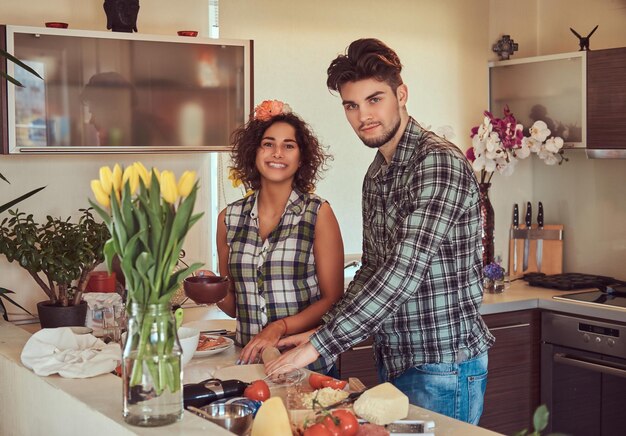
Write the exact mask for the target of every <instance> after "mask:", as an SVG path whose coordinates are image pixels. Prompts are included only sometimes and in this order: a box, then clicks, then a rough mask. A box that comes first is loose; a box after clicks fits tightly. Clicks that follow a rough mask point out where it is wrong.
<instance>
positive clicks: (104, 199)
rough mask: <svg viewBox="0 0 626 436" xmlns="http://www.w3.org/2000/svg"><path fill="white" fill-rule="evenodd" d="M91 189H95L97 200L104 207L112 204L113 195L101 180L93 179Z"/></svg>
mask: <svg viewBox="0 0 626 436" xmlns="http://www.w3.org/2000/svg"><path fill="white" fill-rule="evenodd" d="M91 190H92V191H93V195H94V196H95V197H96V201H97V202H98V203H100V204H101V205H102V206H104V207H109V206H110V205H111V197H110V196H109V195H108V194H107V193H106V191H105V190H104V188H103V187H102V184H101V183H100V180H92V181H91Z"/></svg>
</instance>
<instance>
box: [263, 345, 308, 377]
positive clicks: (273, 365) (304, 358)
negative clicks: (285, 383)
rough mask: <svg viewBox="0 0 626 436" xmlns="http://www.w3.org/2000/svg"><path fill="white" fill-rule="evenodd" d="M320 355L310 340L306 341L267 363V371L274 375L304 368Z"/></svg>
mask: <svg viewBox="0 0 626 436" xmlns="http://www.w3.org/2000/svg"><path fill="white" fill-rule="evenodd" d="M319 355H320V353H318V352H317V350H316V349H315V348H314V347H313V345H311V343H310V342H305V343H303V344H300V345H298V346H297V347H296V348H294V349H293V350H289V351H287V352H286V353H284V354H281V356H280V357H279V358H278V359H276V360H272V361H271V362H270V363H268V364H267V365H265V373H266V374H272V377H273V376H277V375H280V374H285V373H288V372H291V371H293V370H294V368H304V367H305V366H307V365H308V364H309V363H312V362H315V360H316V359H317V358H318V357H319Z"/></svg>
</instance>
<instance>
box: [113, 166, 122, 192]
mask: <svg viewBox="0 0 626 436" xmlns="http://www.w3.org/2000/svg"><path fill="white" fill-rule="evenodd" d="M113 189H115V192H119V191H120V190H121V189H122V167H120V164H115V166H114V167H113Z"/></svg>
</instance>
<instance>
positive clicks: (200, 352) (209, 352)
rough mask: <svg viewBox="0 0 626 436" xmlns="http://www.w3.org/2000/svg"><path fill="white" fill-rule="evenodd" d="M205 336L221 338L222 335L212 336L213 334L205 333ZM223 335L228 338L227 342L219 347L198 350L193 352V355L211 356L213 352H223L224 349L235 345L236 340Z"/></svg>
mask: <svg viewBox="0 0 626 436" xmlns="http://www.w3.org/2000/svg"><path fill="white" fill-rule="evenodd" d="M201 336H202V335H201ZM204 336H208V337H210V338H219V337H220V336H212V335H204ZM221 337H223V338H224V339H226V343H225V344H223V345H220V346H219V347H215V348H209V349H208V350H196V352H195V353H193V357H206V356H211V355H213V354H217V353H221V352H222V351H226V350H228V349H229V348H231V347H232V346H233V345H235V341H233V340H232V339H231V338H227V337H225V336H221Z"/></svg>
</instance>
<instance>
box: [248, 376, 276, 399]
mask: <svg viewBox="0 0 626 436" xmlns="http://www.w3.org/2000/svg"><path fill="white" fill-rule="evenodd" d="M243 396H244V397H246V398H250V399H251V400H255V401H265V400H267V399H268V398H269V397H270V388H269V386H268V385H267V383H265V382H264V381H263V380H255V381H253V382H252V383H250V386H248V387H247V388H246V390H245V391H244V392H243Z"/></svg>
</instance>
